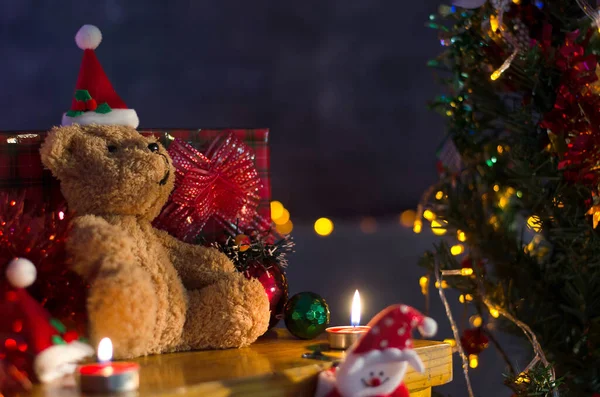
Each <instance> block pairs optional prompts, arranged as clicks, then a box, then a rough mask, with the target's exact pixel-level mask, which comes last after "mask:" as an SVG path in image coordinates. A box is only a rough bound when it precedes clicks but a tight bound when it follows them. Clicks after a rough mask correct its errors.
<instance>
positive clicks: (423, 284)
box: [419, 276, 429, 295]
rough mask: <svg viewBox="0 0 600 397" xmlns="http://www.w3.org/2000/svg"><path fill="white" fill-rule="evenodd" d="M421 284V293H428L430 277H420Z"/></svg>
mask: <svg viewBox="0 0 600 397" xmlns="http://www.w3.org/2000/svg"><path fill="white" fill-rule="evenodd" d="M419 285H420V286H421V293H423V295H427V288H428V287H429V277H427V276H422V277H421V278H420V279H419Z"/></svg>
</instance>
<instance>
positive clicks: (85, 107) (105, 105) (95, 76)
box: [62, 25, 139, 128]
mask: <svg viewBox="0 0 600 397" xmlns="http://www.w3.org/2000/svg"><path fill="white" fill-rule="evenodd" d="M101 41H102V33H101V32H100V29H98V28H97V27H96V26H93V25H83V26H82V27H81V29H79V31H78V32H77V34H76V35H75V42H76V43H77V46H78V47H79V48H81V49H82V50H83V59H82V61H81V68H80V70H79V77H78V79H77V84H76V86H75V94H74V97H73V100H72V102H71V109H70V110H69V111H68V112H66V113H65V114H63V117H62V125H63V126H65V125H71V124H80V125H88V124H104V125H124V126H128V127H133V128H137V126H138V125H139V119H138V116H137V113H136V112H135V110H133V109H129V108H128V107H127V105H126V104H125V102H124V101H123V100H122V99H121V97H119V95H118V94H117V92H116V91H115V89H114V88H113V86H112V84H111V83H110V80H108V77H107V76H106V73H104V69H102V65H100V62H99V61H98V58H96V52H95V51H94V50H95V49H96V48H97V47H98V45H100V42H101Z"/></svg>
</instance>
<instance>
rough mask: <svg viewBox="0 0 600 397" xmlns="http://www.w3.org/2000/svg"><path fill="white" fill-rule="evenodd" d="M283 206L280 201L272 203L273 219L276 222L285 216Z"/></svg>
mask: <svg viewBox="0 0 600 397" xmlns="http://www.w3.org/2000/svg"><path fill="white" fill-rule="evenodd" d="M284 209H285V208H284V207H283V204H281V202H279V201H271V219H273V220H275V219H278V218H281V217H282V216H283V210H284Z"/></svg>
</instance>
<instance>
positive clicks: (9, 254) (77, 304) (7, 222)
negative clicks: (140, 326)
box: [0, 192, 87, 334]
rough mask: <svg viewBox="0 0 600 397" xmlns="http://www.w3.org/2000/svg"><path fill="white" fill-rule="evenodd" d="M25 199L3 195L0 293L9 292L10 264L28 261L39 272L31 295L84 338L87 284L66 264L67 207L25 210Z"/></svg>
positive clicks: (2, 193) (30, 290) (0, 238)
mask: <svg viewBox="0 0 600 397" xmlns="http://www.w3.org/2000/svg"><path fill="white" fill-rule="evenodd" d="M24 196H25V195H24V194H22V195H9V194H7V193H4V192H0V274H1V275H2V276H0V280H1V282H0V293H1V292H3V291H4V289H5V288H6V281H5V278H4V271H5V269H6V266H7V265H8V263H9V262H10V261H11V260H12V259H14V258H15V257H23V258H27V259H29V260H30V261H31V262H33V263H34V264H35V266H36V268H37V272H38V276H37V279H36V281H35V283H34V284H33V285H32V286H31V287H29V288H28V289H27V290H28V291H29V293H30V294H31V295H32V296H33V297H34V298H35V299H36V300H38V301H39V302H40V303H41V304H42V305H43V306H44V307H45V308H46V310H48V311H49V312H50V314H51V315H52V316H54V317H56V318H58V319H59V320H60V321H62V322H63V323H64V324H65V325H66V326H67V327H69V328H70V329H74V330H76V331H77V332H79V333H80V334H85V326H86V323H87V315H86V307H85V300H86V298H85V296H86V288H87V284H86V283H85V282H84V281H83V279H82V278H81V277H80V276H79V275H78V274H76V273H75V272H74V271H72V270H70V269H69V266H68V264H67V260H66V252H65V241H66V239H67V236H68V233H69V228H70V216H69V214H68V213H67V212H66V211H67V210H66V206H65V205H63V206H59V207H58V208H56V209H54V210H50V209H48V208H33V209H31V210H26V209H25V202H24Z"/></svg>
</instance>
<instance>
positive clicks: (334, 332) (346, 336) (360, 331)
mask: <svg viewBox="0 0 600 397" xmlns="http://www.w3.org/2000/svg"><path fill="white" fill-rule="evenodd" d="M370 329H371V327H367V326H356V327H353V326H351V325H349V326H344V327H329V328H327V329H326V330H325V332H327V339H328V340H329V347H330V348H332V349H337V350H346V349H348V348H349V347H350V346H352V345H353V344H354V342H356V341H357V340H359V339H360V337H361V336H363V335H364V334H366V333H367V332H369V330H370Z"/></svg>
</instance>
